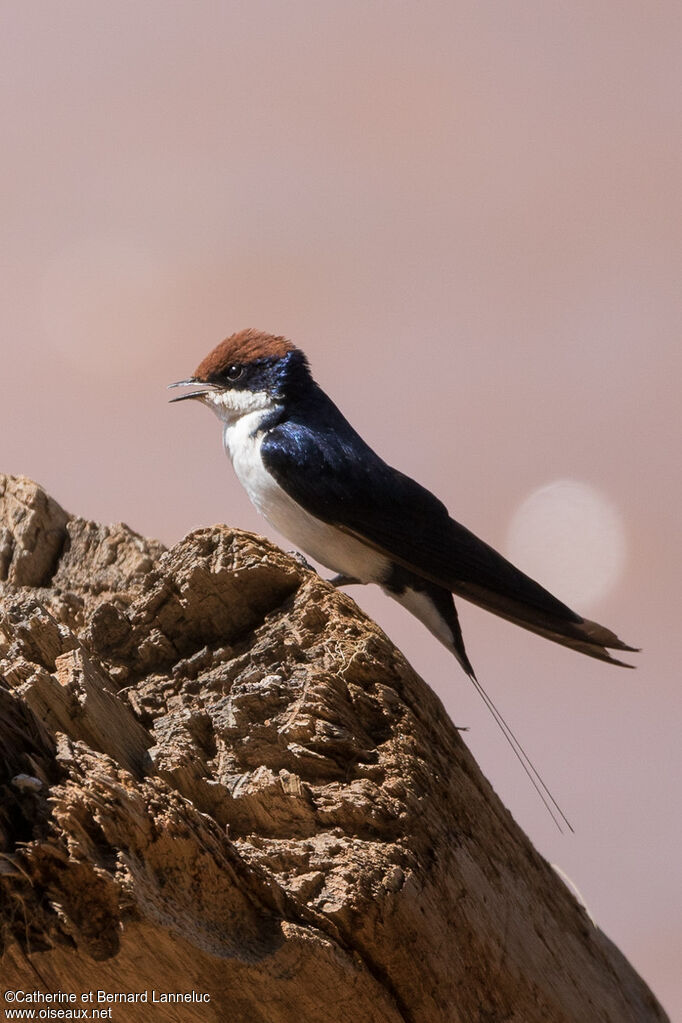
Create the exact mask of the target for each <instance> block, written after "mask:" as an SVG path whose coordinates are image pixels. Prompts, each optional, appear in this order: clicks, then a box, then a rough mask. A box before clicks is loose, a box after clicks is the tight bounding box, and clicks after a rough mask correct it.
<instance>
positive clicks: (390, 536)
mask: <svg viewBox="0 0 682 1023" xmlns="http://www.w3.org/2000/svg"><path fill="white" fill-rule="evenodd" d="M318 395H319V397H318V401H317V403H316V405H315V406H314V407H313V408H308V409H306V410H305V412H304V414H301V415H299V416H298V417H297V416H292V417H291V418H290V419H287V420H286V421H285V422H283V423H281V424H280V425H279V426H276V427H275V428H274V429H272V430H271V431H270V432H269V433H268V434H267V435H266V436H265V438H264V440H263V444H262V447H261V455H262V458H263V462H264V464H265V467H266V469H267V470H268V472H270V473H271V474H272V476H273V477H274V478H275V479H276V480H277V482H278V483H279V484H280V486H281V487H282V488H283V489H284V490H285V491H286V492H287V493H288V494H289V495H290V496H291V497H292V498H293V499H294V500H295V501H296V502H297V503H298V504H300V505H301V506H302V507H303V508H305V510H306V511H308V512H309V513H310V514H312V515H314V516H316V517H317V518H319V519H322V520H323V521H324V522H327V523H330V524H332V525H335V526H337V527H338V528H340V529H342V530H344V531H346V532H348V533H350V534H352V535H354V536H356V537H357V538H358V539H360V540H362V541H364V542H365V543H367V544H369V545H370V546H371V547H374V548H375V549H377V550H379V551H381V552H382V553H384V554H386V555H387V556H388V557H389V558H390V559H391V560H392V561H394V562H396V563H397V564H399V565H402V566H403V567H405V568H407V569H409V570H410V571H412V572H414V573H415V574H416V575H418V576H421V577H422V578H424V579H428V580H429V581H430V582H433V583H436V584H437V585H439V586H442V587H444V588H446V589H448V590H451V591H452V592H454V593H456V594H459V595H460V596H462V597H465V598H466V599H468V600H471V601H472V602H474V603H476V604H479V605H481V606H482V607H485V608H486V609H487V610H489V611H492V612H494V613H495V614H498V615H501V616H502V617H505V618H508V619H510V620H511V621H514V622H516V623H517V624H519V625H522V626H524V627H525V628H529V629H531V630H532V631H535V632H538V633H540V634H542V635H545V636H546V637H547V638H549V639H554V640H555V641H557V642H560V643H564V644H567V645H571V646H574V647H575V648H576V649H580V650H582V652H583V653H588V654H591V655H592V656H597V657H600V658H602V659H606V660H608V659H610V657H609V655H608V654H606V652H605V651H602V647H604V646H610V647H613V648H616V649H632V648H631V647H627V646H626V645H625V644H624V643H622V642H621V641H620V640H619V639H618V637H617V636H616V635H615V634H614V633H612V632H611V631H610V630H608V629H605V628H603V626H599V625H597V624H596V623H594V622H589V621H587V620H585V619H583V618H581V617H580V616H579V615H577V614H576V613H575V612H574V611H572V610H571V609H570V608H569V607H567V606H566V605H565V604H563V603H562V602H561V601H559V600H557V598H556V597H554V596H552V594H551V593H549V592H548V591H547V590H546V589H544V587H542V586H540V585H539V584H538V583H536V582H535V581H534V580H533V579H531V578H529V576H527V575H525V574H524V573H523V572H521V571H520V570H519V569H517V568H515V566H514V565H512V564H511V562H509V561H507V559H506V558H504V557H502V555H501V554H498V553H497V551H495V550H494V549H493V548H492V547H490V546H489V545H488V544H487V543H484V541H482V540H480V539H479V538H478V537H477V536H475V535H474V534H473V533H472V532H470V531H469V530H468V529H466V528H465V527H464V526H462V525H460V524H459V523H458V522H455V520H454V519H452V518H451V517H450V515H449V514H448V511H447V509H446V507H445V505H444V504H443V503H442V502H441V501H439V500H438V498H436V497H434V495H433V494H431V493H430V491H428V490H426V489H425V488H424V487H422V486H420V485H419V484H418V483H416V482H415V481H414V480H412V479H410V477H409V476H405V475H404V473H401V472H399V471H398V470H397V469H394V468H392V467H391V466H389V465H387V464H386V462H384V461H383V460H382V459H381V458H379V456H378V455H376V454H375V452H374V451H372V449H371V448H370V447H369V446H368V445H367V444H365V442H364V441H363V440H362V438H361V437H360V436H359V435H358V434H357V433H356V432H355V431H354V430H353V428H352V427H351V426H350V424H349V423H348V422H347V420H346V419H345V418H344V417H343V416H342V415H341V413H340V412H339V410H338V409H337V408H336V406H335V405H333V403H332V402H331V401H329V399H327V398H326V396H324V395H323V394H322V392H318ZM323 400H324V402H325V404H324V405H322V401H323ZM327 402H328V404H326V403H327Z"/></svg>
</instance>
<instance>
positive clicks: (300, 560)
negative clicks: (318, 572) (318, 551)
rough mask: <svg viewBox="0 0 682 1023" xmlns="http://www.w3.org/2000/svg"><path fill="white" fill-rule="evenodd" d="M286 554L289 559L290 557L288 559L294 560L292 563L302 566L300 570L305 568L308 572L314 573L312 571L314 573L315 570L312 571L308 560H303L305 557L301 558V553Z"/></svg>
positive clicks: (288, 552)
mask: <svg viewBox="0 0 682 1023" xmlns="http://www.w3.org/2000/svg"><path fill="white" fill-rule="evenodd" d="M287 554H288V555H289V557H290V558H293V559H294V561H297V562H298V563H299V565H301V566H302V568H307V569H309V571H311V572H314V571H315V569H314V568H313V566H312V565H311V564H310V562H309V561H308V559H307V558H305V557H304V556H303V555H302V554H301V552H300V551H287Z"/></svg>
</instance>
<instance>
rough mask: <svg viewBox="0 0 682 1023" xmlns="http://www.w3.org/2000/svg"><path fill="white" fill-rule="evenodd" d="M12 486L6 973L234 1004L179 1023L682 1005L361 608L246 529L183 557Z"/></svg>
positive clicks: (6, 495)
mask: <svg viewBox="0 0 682 1023" xmlns="http://www.w3.org/2000/svg"><path fill="white" fill-rule="evenodd" d="M0 495H2V496H0V523H2V527H1V528H2V529H3V530H4V532H2V533H1V534H0V535H1V536H2V538H3V539H2V543H0V569H1V572H2V578H3V579H4V583H3V585H2V593H1V595H0V596H1V600H0V608H1V612H0V720H1V722H2V728H1V729H0V790H1V796H2V798H1V800H0V854H1V855H0V912H1V916H0V919H1V920H2V938H3V948H4V954H3V956H2V962H1V969H2V977H3V982H4V984H5V986H6V987H15V988H22V987H24V988H26V987H30V988H31V989H32V988H34V987H35V986H36V983H37V982H36V976H39V977H41V978H42V980H43V983H44V984H45V985H46V986H47V987H46V989H48V990H60V989H61V990H80V989H83V990H87V989H88V988H104V989H107V987H108V989H109V990H111V991H141V990H144V989H150V990H151V989H152V988H154V989H157V990H166V991H179V990H192V989H194V990H195V991H203V992H206V993H208V994H209V995H210V998H211V1000H210V1002H202V1003H199V1004H183V1005H182V1006H181V1007H180V1008H178V1007H177V1006H175V1007H174V1008H173V1009H172V1010H171V1009H168V1014H167V1015H165V1014H164V1008H163V1006H156V1007H155V1009H154V1018H155V1019H159V1020H163V1019H169V1020H177V1019H182V1020H188V1021H191V1020H197V1021H198V1020H202V1021H207V1020H208V1021H210V1020H224V1019H230V1021H232V1023H239V1021H244V1023H253V1021H263V1023H300V1021H301V1020H306V1021H308V1023H318V1021H319V1023H326V1021H329V1023H331V1021H337V1020H339V1019H344V1020H346V1019H347V1020H349V1021H351V1023H352V1021H355V1020H357V1021H360V1020H362V1023H368V1021H370V1023H371V1021H376V1023H379V1021H381V1023H386V1021H396V1023H397V1021H406V1020H409V1021H413V1023H416V1021H420V1023H422V1021H423V1023H431V1021H448V1023H458V1021H461V1023H465V1021H466V1023H471V1021H473V1020H483V1019H489V1020H497V1019H499V1020H501V1019H506V1020H510V1021H511V1020H515V1021H524V1023H534V1021H537V1023H540V1021H542V1023H546V1021H548V1020H551V1021H556V1023H562V1021H572V1023H578V1021H580V1023H585V1021H587V1020H591V1019H600V1020H604V1021H607V1023H608V1021H618V1023H627V1021H632V1023H635V1021H637V1023H643V1021H649V1020H651V1021H654V1020H664V1019H665V1016H664V1014H663V1012H662V1010H661V1009H660V1006H658V1004H657V1003H656V1001H655V999H654V998H653V996H652V995H651V993H650V992H649V991H648V989H647V988H646V986H645V985H644V983H643V982H642V981H641V980H640V978H639V977H637V975H636V974H635V973H634V971H633V970H632V968H631V967H630V966H629V965H628V964H627V962H626V961H625V960H624V959H623V958H622V957H621V956H620V954H619V953H618V951H617V950H616V949H615V948H614V947H613V946H612V945H611V943H610V942H609V941H608V939H606V938H605V937H604V936H603V935H602V934H601V932H600V931H599V930H598V929H597V928H596V927H595V926H594V925H593V923H592V921H591V920H590V919H589V917H588V916H587V915H586V913H585V912H584V910H583V909H582V907H581V906H579V905H578V903H577V902H576V901H575V900H574V898H573V897H572V895H571V894H570V893H569V891H568V889H567V888H566V887H565V886H564V885H563V883H562V882H561V881H560V880H559V879H558V878H557V876H556V875H555V873H554V871H552V870H551V868H550V867H549V866H548V865H547V864H546V863H545V861H544V860H542V858H541V857H540V856H539V855H538V854H537V853H536V852H535V851H534V850H533V849H532V847H531V846H530V845H529V843H528V841H527V839H526V838H525V836H524V835H523V834H522V833H521V832H520V830H519V829H518V828H517V826H516V825H515V823H514V821H513V820H512V819H511V817H510V815H509V814H508V813H507V811H506V810H505V809H504V807H503V806H502V805H501V804H500V802H499V801H498V799H497V798H496V796H495V795H494V793H493V792H492V790H491V789H490V786H489V785H488V784H487V782H486V781H485V779H484V778H483V777H482V776H481V774H480V772H479V770H478V768H477V766H476V764H475V763H474V761H473V759H472V757H471V755H470V754H469V752H468V750H467V748H466V746H465V745H464V743H463V742H462V739H461V737H460V735H459V733H458V732H457V730H456V729H455V727H454V726H453V725H452V723H451V722H450V720H449V719H448V717H447V715H446V713H445V712H444V710H443V707H442V705H441V704H440V702H439V701H438V699H437V698H436V697H435V696H434V694H433V693H432V692H431V691H430V690H429V689H428V687H427V686H426V685H425V684H424V682H423V681H422V680H421V679H420V678H419V677H418V676H417V675H416V674H415V673H414V672H413V670H412V669H411V668H410V666H409V665H408V664H407V662H406V661H405V659H404V658H403V656H402V655H401V654H400V652H399V651H398V650H397V649H396V648H395V647H394V646H393V645H392V644H391V643H390V641H389V640H388V639H387V637H386V636H385V635H384V634H383V633H382V632H381V630H380V629H379V628H378V627H377V626H376V625H375V624H374V623H373V622H371V621H370V620H369V619H368V618H367V617H366V616H365V615H363V614H362V612H360V611H359V610H358V608H357V607H356V605H355V604H354V602H353V601H352V599H351V598H350V597H348V596H346V595H344V594H342V593H339V592H337V591H336V590H334V589H333V587H331V586H330V585H329V584H327V583H326V582H325V581H324V580H322V579H321V578H320V577H319V576H317V575H316V573H314V572H313V571H310V570H308V569H307V568H306V567H305V566H303V565H302V564H301V563H300V562H299V561H297V560H296V559H293V558H291V557H289V556H287V555H285V554H283V553H282V552H281V551H280V550H278V549H277V548H276V547H274V546H273V545H272V544H270V543H268V542H267V541H265V540H263V539H262V538H261V537H257V536H253V535H251V534H248V533H243V532H240V531H238V530H235V529H230V528H228V527H213V528H212V529H200V530H197V531H196V532H194V533H192V534H190V535H189V536H187V537H185V539H184V540H182V541H180V542H179V543H178V544H176V545H174V546H173V547H172V548H171V549H170V550H167V551H165V550H164V549H163V548H162V547H161V545H160V544H158V543H156V542H154V541H148V540H145V539H143V538H142V537H139V536H138V535H137V534H135V533H133V532H132V531H131V530H130V529H128V527H126V526H115V527H103V526H99V525H96V524H94V523H89V522H85V521H84V520H82V519H77V518H73V517H69V516H66V514H65V513H64V512H63V511H62V510H61V509H60V508H59V506H58V505H56V503H55V502H54V501H52V500H51V499H50V498H49V497H47V495H46V494H44V492H43V491H41V490H40V488H39V487H37V486H36V485H35V484H32V483H30V481H26V480H19V481H17V480H16V479H12V478H9V477H4V478H3V477H0ZM17 778H24V779H33V780H32V781H31V782H30V783H29V782H25V783H17V781H16V779H17ZM29 963H30V964H33V966H35V968H36V970H37V971H39V972H36V973H35V974H34V973H33V972H32V967H29V965H28V964H29ZM121 1018H125V1019H126V1020H131V1021H137V1020H144V1019H148V1018H149V1008H148V1006H145V1005H140V1004H130V1005H126V1006H125V1017H123V1016H121Z"/></svg>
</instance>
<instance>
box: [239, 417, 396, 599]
mask: <svg viewBox="0 0 682 1023" xmlns="http://www.w3.org/2000/svg"><path fill="white" fill-rule="evenodd" d="M266 414H267V413H266V412H264V411H263V410H262V409H259V410H257V411H254V412H250V413H247V414H246V415H242V416H240V417H239V419H237V420H235V421H233V422H231V423H226V424H225V427H224V430H223V441H224V444H225V450H226V451H227V454H228V455H229V456H230V458H231V460H232V465H233V466H234V470H235V472H236V474H237V477H238V479H239V482H240V483H241V484H242V486H243V487H244V489H245V490H246V492H247V494H248V495H249V497H250V499H251V501H252V502H253V504H254V505H255V506H256V508H257V509H258V511H259V512H260V513H261V515H263V516H265V518H266V519H267V520H268V522H270V523H271V524H272V525H273V526H274V527H275V529H276V530H277V531H278V532H279V533H281V534H282V536H285V537H286V538H287V539H288V540H290V541H291V542H292V543H294V544H295V545H296V546H297V547H300V548H301V550H302V551H305V553H306V554H309V555H310V556H311V557H312V558H314V559H315V560H316V561H319V562H320V564H322V565H326V567H327V568H331V569H332V570H333V571H334V572H341V573H343V574H344V575H349V576H352V577H353V578H355V579H358V580H359V581H360V582H380V581H381V580H382V579H383V578H385V576H386V573H387V571H388V568H389V561H388V559H387V558H385V557H383V556H382V555H381V554H378V553H377V552H376V551H374V550H373V549H372V548H371V547H368V546H367V545H366V544H363V543H361V542H360V541H359V540H356V539H354V538H353V537H352V536H347V535H346V534H345V533H343V532H342V531H341V530H340V529H336V528H335V527H334V526H330V525H328V524H327V523H325V522H321V521H320V520H319V519H316V518H315V517H314V516H313V515H310V514H309V513H308V512H307V511H305V510H304V509H303V508H302V507H301V506H300V505H299V504H297V503H296V501H294V500H293V499H292V498H291V497H289V495H288V494H287V493H286V492H285V491H284V490H283V489H282V487H280V485H279V484H278V483H277V482H276V480H275V479H274V477H273V476H271V475H270V473H269V472H268V471H267V469H266V468H265V466H264V465H263V460H262V458H261V453H260V448H261V444H262V442H263V436H264V434H263V433H262V432H257V431H258V427H259V425H260V422H261V420H262V419H263V418H264V416H265V415H266Z"/></svg>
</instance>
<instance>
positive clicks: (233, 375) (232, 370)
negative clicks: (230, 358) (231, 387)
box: [225, 362, 244, 380]
mask: <svg viewBox="0 0 682 1023" xmlns="http://www.w3.org/2000/svg"><path fill="white" fill-rule="evenodd" d="M243 372H244V367H243V366H239V365H237V363H236V362H233V363H232V365H231V366H228V367H227V369H226V370H225V376H226V377H227V379H228V380H239V378H240V376H241V375H242V373H243Z"/></svg>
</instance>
